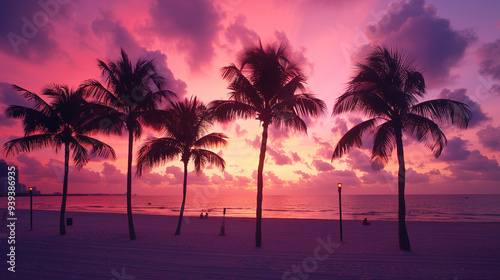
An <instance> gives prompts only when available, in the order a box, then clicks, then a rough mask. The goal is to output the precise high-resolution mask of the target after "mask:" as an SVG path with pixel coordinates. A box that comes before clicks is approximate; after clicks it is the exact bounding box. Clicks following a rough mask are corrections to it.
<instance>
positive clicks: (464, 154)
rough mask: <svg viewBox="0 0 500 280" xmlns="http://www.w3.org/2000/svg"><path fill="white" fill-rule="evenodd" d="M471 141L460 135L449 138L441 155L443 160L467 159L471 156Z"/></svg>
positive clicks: (440, 158)
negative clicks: (468, 147) (469, 146)
mask: <svg viewBox="0 0 500 280" xmlns="http://www.w3.org/2000/svg"><path fill="white" fill-rule="evenodd" d="M468 144H469V141H467V140H462V139H461V138H459V137H453V138H451V139H449V140H448V144H447V145H446V147H445V148H444V149H443V153H442V154H441V156H440V157H439V160H441V161H448V162H454V161H461V160H466V159H467V158H468V157H469V156H470V153H471V152H470V151H469V150H467V145H468Z"/></svg>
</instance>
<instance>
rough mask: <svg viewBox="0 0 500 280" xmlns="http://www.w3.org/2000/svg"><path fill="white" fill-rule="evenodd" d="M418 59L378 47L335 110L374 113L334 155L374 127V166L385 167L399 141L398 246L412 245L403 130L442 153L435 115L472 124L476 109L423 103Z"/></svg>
mask: <svg viewBox="0 0 500 280" xmlns="http://www.w3.org/2000/svg"><path fill="white" fill-rule="evenodd" d="M413 62H414V61H413V60H412V59H411V58H409V57H407V56H404V55H403V54H402V53H400V52H397V51H393V50H388V49H387V48H385V47H377V48H374V49H373V51H372V52H371V53H370V54H369V55H368V57H367V59H366V61H365V62H364V63H358V64H357V65H356V68H357V71H356V74H355V75H354V77H353V78H352V79H351V80H350V81H349V83H348V88H347V90H346V92H345V93H344V94H343V95H342V96H340V97H339V98H337V100H336V102H335V105H334V107H333V114H340V113H345V112H352V111H358V112H361V113H363V114H365V115H366V116H367V117H368V118H369V119H368V120H366V121H364V122H362V123H360V124H358V125H356V126H354V127H353V128H351V129H350V130H349V131H348V132H346V134H345V135H344V136H343V137H342V138H341V139H340V140H339V142H338V144H337V146H336V147H335V151H334V152H333V157H332V161H333V159H334V158H340V157H342V155H344V154H346V153H347V152H348V151H349V150H350V149H351V148H352V146H357V147H360V146H361V144H362V142H361V137H362V135H363V134H364V133H365V132H368V131H374V143H373V149H372V156H371V159H372V162H373V164H372V165H373V167H374V168H380V167H383V166H384V165H385V164H386V163H387V162H388V160H389V157H390V156H391V153H392V150H393V149H394V147H396V151H397V155H398V163H399V172H398V199H399V212H398V231H399V247H400V249H401V250H405V251H410V250H411V247H410V240H409V238H408V232H407V230H406V223H405V215H406V206H405V197H404V192H405V161H404V152H403V132H405V133H407V134H409V135H413V136H415V137H416V139H417V140H418V141H419V142H423V141H426V140H427V141H429V143H428V144H427V145H428V146H429V147H430V148H431V150H432V151H433V152H434V156H435V157H436V158H437V157H439V155H440V154H441V151H442V150H443V148H444V146H446V143H447V142H446V136H445V135H444V133H443V132H442V131H441V129H440V128H439V126H438V125H437V124H436V123H435V121H451V123H452V124H454V125H456V126H457V127H459V128H467V126H468V123H469V120H470V119H471V117H472V114H471V112H470V110H469V107H468V106H467V105H466V104H464V103H461V102H457V101H453V100H448V99H435V100H428V101H424V102H421V103H418V101H417V98H418V97H423V96H424V95H425V93H426V92H425V82H424V77H423V75H422V74H421V73H420V72H419V71H418V70H417V69H416V68H415V67H414V66H413V64H414V63H413Z"/></svg>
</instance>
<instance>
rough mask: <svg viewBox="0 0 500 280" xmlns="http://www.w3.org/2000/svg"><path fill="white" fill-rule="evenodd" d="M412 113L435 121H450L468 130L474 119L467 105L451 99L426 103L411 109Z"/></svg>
mask: <svg viewBox="0 0 500 280" xmlns="http://www.w3.org/2000/svg"><path fill="white" fill-rule="evenodd" d="M410 111H411V112H412V113H415V114H418V115H421V116H424V117H427V118H431V119H434V120H440V121H450V122H451V123H452V124H454V125H456V126H457V127H459V128H467V126H468V125H469V121H470V120H471V118H472V113H471V111H470V108H469V106H468V105H467V104H465V103H462V102H458V101H454V100H449V99H434V100H429V101H424V102H421V103H419V104H417V105H414V106H413V107H411V108H410Z"/></svg>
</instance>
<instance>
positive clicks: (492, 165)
mask: <svg viewBox="0 0 500 280" xmlns="http://www.w3.org/2000/svg"><path fill="white" fill-rule="evenodd" d="M445 169H446V170H449V171H451V172H452V176H453V177H455V179H457V180H464V181H470V180H493V181H498V180H500V166H499V165H498V161H497V160H496V159H490V158H488V157H486V156H485V155H482V154H481V152H479V151H478V150H473V151H471V153H470V155H469V156H468V157H467V159H466V160H462V161H457V162H452V163H451V164H450V165H449V166H448V167H446V168H445Z"/></svg>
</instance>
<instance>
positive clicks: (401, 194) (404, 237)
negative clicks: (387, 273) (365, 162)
mask: <svg viewBox="0 0 500 280" xmlns="http://www.w3.org/2000/svg"><path fill="white" fill-rule="evenodd" d="M395 132H396V146H397V153H398V163H399V172H398V200H399V211H398V232H399V249H401V250H404V251H411V248H410V238H409V237H408V231H407V230H406V203H405V177H406V170H405V157H404V151H403V134H402V131H401V128H399V129H396V131H395Z"/></svg>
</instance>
